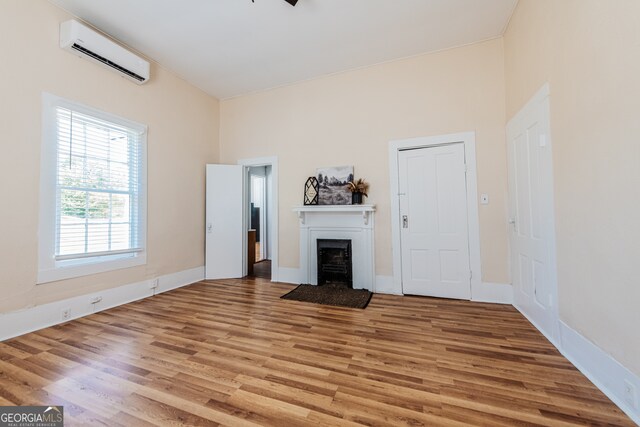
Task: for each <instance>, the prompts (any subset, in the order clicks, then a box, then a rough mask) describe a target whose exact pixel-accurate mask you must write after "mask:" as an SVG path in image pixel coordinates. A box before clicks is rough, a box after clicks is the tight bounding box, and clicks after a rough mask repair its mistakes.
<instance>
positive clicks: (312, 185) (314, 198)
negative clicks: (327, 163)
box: [304, 176, 319, 205]
mask: <svg viewBox="0 0 640 427" xmlns="http://www.w3.org/2000/svg"><path fill="white" fill-rule="evenodd" d="M318 190H319V184H318V178H316V177H315V176H310V177H309V179H307V182H305V183H304V204H305V205H317V204H318Z"/></svg>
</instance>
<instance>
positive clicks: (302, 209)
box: [293, 205, 376, 225]
mask: <svg viewBox="0 0 640 427" xmlns="http://www.w3.org/2000/svg"><path fill="white" fill-rule="evenodd" d="M293 211H294V212H297V213H298V218H299V219H300V224H304V223H305V220H306V216H307V214H332V213H338V214H354V213H355V214H359V215H362V220H363V222H364V225H368V223H369V215H371V214H372V213H373V212H375V211H376V207H375V205H308V206H296V207H295V208H293Z"/></svg>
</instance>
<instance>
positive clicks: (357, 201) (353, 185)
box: [347, 178, 369, 205]
mask: <svg viewBox="0 0 640 427" xmlns="http://www.w3.org/2000/svg"><path fill="white" fill-rule="evenodd" d="M347 188H348V189H349V191H351V204H354V205H361V204H362V196H365V197H369V196H368V195H367V191H369V183H368V182H366V181H365V180H364V179H362V178H358V179H357V180H356V181H350V182H348V183H347Z"/></svg>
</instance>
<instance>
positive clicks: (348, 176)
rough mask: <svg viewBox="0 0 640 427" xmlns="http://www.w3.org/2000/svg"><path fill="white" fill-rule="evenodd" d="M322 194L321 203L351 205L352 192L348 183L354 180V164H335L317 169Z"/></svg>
mask: <svg viewBox="0 0 640 427" xmlns="http://www.w3.org/2000/svg"><path fill="white" fill-rule="evenodd" d="M317 177H318V184H319V186H320V192H319V193H320V194H319V198H318V204H319V205H350V204H351V192H350V191H349V189H348V188H347V183H348V182H349V181H353V166H334V167H330V168H319V169H317Z"/></svg>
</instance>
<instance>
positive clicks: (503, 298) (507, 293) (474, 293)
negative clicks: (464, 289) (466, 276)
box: [471, 282, 513, 304]
mask: <svg viewBox="0 0 640 427" xmlns="http://www.w3.org/2000/svg"><path fill="white" fill-rule="evenodd" d="M471 301H476V302H491V303H494V304H513V286H511V285H510V284H509V283H490V282H482V283H480V286H477V287H476V288H475V289H471Z"/></svg>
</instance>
